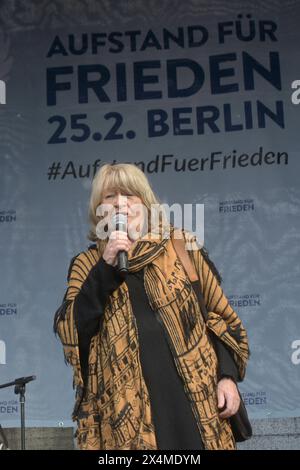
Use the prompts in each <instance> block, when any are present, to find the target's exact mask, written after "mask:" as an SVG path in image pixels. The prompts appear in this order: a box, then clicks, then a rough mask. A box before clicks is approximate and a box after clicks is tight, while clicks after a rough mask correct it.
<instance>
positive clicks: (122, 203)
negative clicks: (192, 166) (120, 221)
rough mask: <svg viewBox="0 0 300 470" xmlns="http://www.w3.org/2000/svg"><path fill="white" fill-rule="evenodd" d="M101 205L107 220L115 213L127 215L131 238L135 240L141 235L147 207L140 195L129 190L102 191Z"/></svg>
mask: <svg viewBox="0 0 300 470" xmlns="http://www.w3.org/2000/svg"><path fill="white" fill-rule="evenodd" d="M101 206H102V208H103V209H104V211H105V212H106V214H107V217H108V220H109V221H111V219H112V217H113V215H114V214H116V213H122V214H125V215H126V216H127V231H128V236H129V238H130V239H131V240H133V241H134V240H137V239H138V238H140V237H141V236H142V235H143V233H144V228H145V227H144V224H145V221H146V220H147V208H146V206H145V205H144V204H143V202H142V199H141V198H140V197H138V196H136V195H135V194H131V193H130V192H123V191H122V192H121V191H119V190H106V191H104V193H103V197H102V202H101ZM113 230H114V228H113Z"/></svg>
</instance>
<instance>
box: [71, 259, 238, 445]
mask: <svg viewBox="0 0 300 470" xmlns="http://www.w3.org/2000/svg"><path fill="white" fill-rule="evenodd" d="M122 282H123V279H122V278H121V277H120V276H119V275H118V273H117V271H116V269H115V268H113V267H112V266H110V265H108V264H107V263H105V261H104V260H103V259H102V258H101V259H100V260H99V262H98V263H97V264H96V265H95V267H94V268H93V269H92V270H91V271H90V273H89V275H88V277H87V279H86V281H85V282H84V284H83V286H82V289H81V291H80V293H79V294H78V295H77V297H76V299H75V302H74V313H75V321H76V325H77V329H78V338H79V349H80V362H81V368H82V372H83V378H84V380H85V377H86V372H87V367H88V354H89V345H90V341H91V338H92V337H93V336H94V335H95V334H96V333H97V331H99V328H101V320H102V318H103V311H104V308H105V304H106V301H107V298H108V297H109V295H110V294H111V293H112V292H113V291H114V290H115V289H116V288H117V287H118V286H119V285H120V284H121V283H122ZM126 284H127V286H128V290H129V296H130V301H131V304H132V309H133V314H134V315H135V318H136V322H137V328H138V336H139V345H140V360H141V366H142V371H143V376H144V379H145V382H146V385H147V388H148V391H149V396H150V402H151V410H152V415H153V422H154V425H155V433H156V438H157V444H158V448H159V449H163V450H165V449H170V450H174V449H177V450H179V449H185V450H188V449H195V450H198V449H200V450H201V449H203V443H202V440H201V436H200V431H199V429H198V426H197V423H196V419H195V417H194V415H193V411H192V408H191V405H190V403H189V400H188V397H187V395H186V394H185V392H184V387H183V381H182V379H181V378H180V376H179V375H178V372H177V369H176V366H175V363H174V359H173V356H172V353H171V350H170V347H169V345H168V340H167V336H166V332H165V330H164V326H163V325H162V324H161V323H160V322H159V320H158V313H157V312H154V311H153V310H152V309H151V307H150V304H149V301H148V298H147V294H146V292H145V288H144V282H143V271H139V272H138V273H129V274H128V276H127V278H126ZM192 285H193V288H194V289H195V292H196V294H197V296H198V298H199V295H200V289H199V284H198V282H197V281H196V282H194V283H192ZM220 349H221V350H222V353H221V354H218V352H217V354H218V356H219V355H220V362H219V369H220V371H219V377H222V376H223V375H225V376H231V377H233V379H234V380H237V377H238V373H237V367H236V365H235V362H234V361H233V358H232V356H231V354H230V352H229V351H228V350H227V349H226V348H225V346H223V343H221V342H220ZM219 352H220V351H219Z"/></svg>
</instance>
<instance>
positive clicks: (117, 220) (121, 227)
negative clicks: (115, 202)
mask: <svg viewBox="0 0 300 470" xmlns="http://www.w3.org/2000/svg"><path fill="white" fill-rule="evenodd" d="M112 221H113V224H114V226H115V230H117V231H120V232H126V233H127V214H122V213H120V212H118V213H117V214H115V215H114V216H113V218H112ZM117 261H118V264H117V269H118V272H119V273H120V274H122V275H123V276H124V275H126V274H127V273H128V254H127V251H124V250H120V251H119V252H118V254H117Z"/></svg>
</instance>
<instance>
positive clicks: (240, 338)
mask: <svg viewBox="0 0 300 470" xmlns="http://www.w3.org/2000/svg"><path fill="white" fill-rule="evenodd" d="M186 246H187V247H188V249H189V253H190V257H191V258H192V260H193V262H194V265H195V268H196V271H197V273H198V276H199V279H200V283H201V286H202V292H203V297H204V301H205V305H206V308H207V311H208V320H207V323H206V325H207V327H208V328H209V329H210V330H211V331H213V332H214V334H215V335H216V336H218V337H219V338H220V340H221V341H223V343H224V345H225V346H226V347H227V348H228V349H229V351H230V352H231V353H232V355H233V358H234V360H235V362H236V364H237V367H238V380H239V381H241V380H243V379H244V377H245V372H246V365H247V362H248V359H249V345H248V337H247V333H246V330H245V328H244V326H243V324H242V321H241V320H240V318H239V317H238V315H237V313H236V312H235V311H234V310H233V308H232V307H231V305H230V304H229V301H228V299H227V297H226V295H225V294H224V292H223V289H222V287H221V277H220V276H219V273H218V272H217V270H216V268H215V266H214V264H213V263H212V262H211V261H210V260H209V258H208V255H207V252H206V251H205V250H204V249H202V248H200V247H199V246H198V245H197V241H196V239H195V237H190V238H186Z"/></svg>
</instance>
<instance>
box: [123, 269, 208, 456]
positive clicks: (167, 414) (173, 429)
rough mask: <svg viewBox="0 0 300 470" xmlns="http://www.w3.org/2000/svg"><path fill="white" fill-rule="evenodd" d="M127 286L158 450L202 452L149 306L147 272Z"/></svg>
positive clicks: (132, 277) (160, 327)
mask: <svg viewBox="0 0 300 470" xmlns="http://www.w3.org/2000/svg"><path fill="white" fill-rule="evenodd" d="M126 284H127V286H128V290H129V297H130V301H131V305H132V310H133V313H134V315H135V318H136V321H137V328H138V335H139V345H140V360H141V366H142V371H143V376H144V379H145V382H146V385H147V388H148V391H149V396H150V403H151V410H152V417H153V422H154V426H155V435H156V440H157V446H158V449H163V450H176V449H177V450H187V449H195V450H201V449H203V448H204V446H203V443H202V440H201V436H200V431H199V429H198V426H197V423H196V419H195V417H194V415H193V412H192V408H191V405H190V402H189V400H188V398H187V395H186V394H185V392H184V388H183V381H182V379H181V378H180V376H179V375H178V372H177V369H176V366H175V363H174V359H173V356H172V353H171V350H170V347H169V345H168V342H167V338H166V333H165V331H164V326H163V325H162V324H161V323H160V322H159V321H158V313H157V312H154V311H153V310H152V309H151V307H150V304H149V302H148V298H147V294H146V292H145V289H144V284H143V272H142V271H140V272H138V273H130V274H129V275H128V276H127V278H126Z"/></svg>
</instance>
